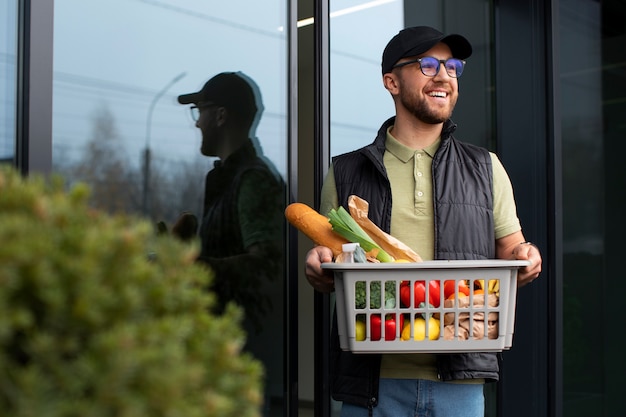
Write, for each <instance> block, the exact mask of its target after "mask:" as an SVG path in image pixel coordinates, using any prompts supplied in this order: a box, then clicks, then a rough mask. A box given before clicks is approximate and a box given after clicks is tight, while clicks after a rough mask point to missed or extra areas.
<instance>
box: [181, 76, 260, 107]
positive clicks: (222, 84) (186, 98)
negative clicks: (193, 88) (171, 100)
mask: <svg viewBox="0 0 626 417" xmlns="http://www.w3.org/2000/svg"><path fill="white" fill-rule="evenodd" d="M248 80H249V78H248V77H247V76H246V75H244V74H243V73H241V72H222V73H220V74H217V75H216V76H214V77H213V78H211V79H210V80H209V81H207V82H206V83H205V84H204V86H203V87H202V89H201V90H200V91H197V92H195V93H189V94H182V95H180V96H178V102H179V103H180V104H192V103H193V104H198V103H205V102H210V103H215V104H217V105H220V106H224V107H226V108H227V109H229V110H231V111H234V112H236V113H238V114H240V115H242V116H245V117H248V118H254V115H255V114H256V113H257V111H258V106H257V94H255V92H254V90H253V87H252V85H251V82H250V81H248ZM259 100H260V97H259Z"/></svg>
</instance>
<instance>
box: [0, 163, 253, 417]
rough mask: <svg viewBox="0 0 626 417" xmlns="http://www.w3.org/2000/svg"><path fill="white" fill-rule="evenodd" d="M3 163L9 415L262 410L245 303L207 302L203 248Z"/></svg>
mask: <svg viewBox="0 0 626 417" xmlns="http://www.w3.org/2000/svg"><path fill="white" fill-rule="evenodd" d="M88 198H89V188H88V187H87V186H86V185H84V184H76V185H74V186H73V187H72V189H71V190H70V191H66V187H65V184H64V181H63V179H62V178H60V177H54V178H50V179H48V180H45V179H43V178H39V177H31V178H30V179H23V178H22V177H21V176H20V175H19V174H17V173H16V172H14V171H13V170H10V169H4V168H2V169H0V242H1V243H0V372H1V376H0V410H2V415H3V416H12V417H13V416H14V417H31V416H32V417H57V416H58V417H60V416H63V417H66V416H81V417H85V416H98V417H100V416H111V417H113V416H115V417H124V416H129V417H130V416H132V417H139V416H151V417H152V416H171V417H174V416H185V417H194V416H220V417H224V416H237V417H241V416H257V415H259V413H260V411H259V410H260V404H261V402H262V395H261V392H262V387H261V384H262V382H261V378H262V372H263V370H262V365H261V364H260V363H259V362H258V361H256V360H255V359H253V358H252V357H250V356H249V355H248V354H246V353H243V352H242V350H241V349H242V346H243V345H244V343H245V334H244V332H243V330H242V327H241V317H242V315H241V311H240V310H239V309H238V308H237V307H235V306H229V308H228V309H227V310H226V312H225V313H224V314H223V315H221V316H215V315H213V314H212V313H210V308H211V306H212V305H213V304H214V302H215V299H214V295H213V294H212V293H210V292H208V291H207V290H206V287H207V285H208V283H209V281H208V280H210V279H211V274H208V273H207V271H206V270H205V269H203V268H202V267H201V266H200V265H198V264H196V263H195V262H194V260H195V258H196V255H197V249H198V248H197V247H196V246H194V245H191V246H190V245H188V244H187V245H183V244H182V243H180V242H178V241H177V240H176V239H174V238H172V237H169V236H167V235H165V236H158V237H157V236H156V234H155V232H154V229H153V226H152V225H150V224H149V223H147V222H145V221H143V220H139V219H136V218H132V217H129V216H122V215H118V216H112V215H108V214H105V213H103V212H99V211H96V210H93V209H90V208H89V207H88V205H87V200H88Z"/></svg>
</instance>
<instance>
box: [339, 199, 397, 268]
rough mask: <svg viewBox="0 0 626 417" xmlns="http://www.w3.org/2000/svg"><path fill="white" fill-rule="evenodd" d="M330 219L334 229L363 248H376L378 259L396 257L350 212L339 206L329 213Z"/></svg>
mask: <svg viewBox="0 0 626 417" xmlns="http://www.w3.org/2000/svg"><path fill="white" fill-rule="evenodd" d="M328 219H329V222H330V224H331V226H332V227H333V231H334V232H335V233H337V234H339V235H340V236H342V237H344V238H346V239H348V241H349V242H352V243H358V244H359V245H360V246H361V247H362V248H363V250H365V251H366V252H370V251H372V250H376V259H378V260H379V261H380V262H393V261H394V260H395V259H394V258H393V256H391V255H389V254H388V253H387V252H385V251H384V250H383V248H381V247H380V246H378V244H377V243H376V242H374V241H373V240H372V238H371V237H370V236H369V235H368V234H367V232H365V230H363V228H362V227H361V226H359V224H358V223H357V222H356V220H354V219H353V218H352V216H351V215H350V213H348V211H347V210H346V209H345V208H343V207H342V206H339V208H338V209H332V210H331V211H330V213H328Z"/></svg>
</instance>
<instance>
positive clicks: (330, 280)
mask: <svg viewBox="0 0 626 417" xmlns="http://www.w3.org/2000/svg"><path fill="white" fill-rule="evenodd" d="M332 261H333V252H332V251H331V250H330V248H327V247H325V246H316V247H314V248H313V249H311V250H310V251H309V252H308V253H307V255H306V267H305V270H304V273H305V274H306V278H307V280H308V281H309V283H310V284H311V286H312V287H313V288H315V289H316V290H317V291H319V292H323V293H330V292H332V291H333V290H334V288H335V279H334V274H333V272H332V271H327V270H324V269H322V263H325V262H332Z"/></svg>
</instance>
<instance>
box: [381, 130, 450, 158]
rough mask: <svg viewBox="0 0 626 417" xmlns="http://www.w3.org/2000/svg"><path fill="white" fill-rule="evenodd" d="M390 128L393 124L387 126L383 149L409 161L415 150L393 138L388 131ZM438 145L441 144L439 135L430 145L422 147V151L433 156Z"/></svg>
mask: <svg viewBox="0 0 626 417" xmlns="http://www.w3.org/2000/svg"><path fill="white" fill-rule="evenodd" d="M391 128H393V126H389V128H388V129H387V140H386V141H385V150H386V151H387V152H390V153H391V154H392V155H393V156H395V157H396V158H398V159H399V160H401V161H402V162H408V161H410V160H411V158H413V155H415V151H416V150H415V149H411V148H409V147H408V146H405V145H403V144H402V143H400V142H398V140H397V139H396V138H394V137H393V135H392V134H391V133H390V131H391ZM440 145H441V137H439V139H437V140H436V141H435V143H433V144H432V145H430V146H427V147H426V148H424V149H422V151H424V153H426V154H427V155H428V156H430V157H431V158H432V157H433V156H435V153H436V152H437V149H439V146H440Z"/></svg>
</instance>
